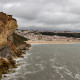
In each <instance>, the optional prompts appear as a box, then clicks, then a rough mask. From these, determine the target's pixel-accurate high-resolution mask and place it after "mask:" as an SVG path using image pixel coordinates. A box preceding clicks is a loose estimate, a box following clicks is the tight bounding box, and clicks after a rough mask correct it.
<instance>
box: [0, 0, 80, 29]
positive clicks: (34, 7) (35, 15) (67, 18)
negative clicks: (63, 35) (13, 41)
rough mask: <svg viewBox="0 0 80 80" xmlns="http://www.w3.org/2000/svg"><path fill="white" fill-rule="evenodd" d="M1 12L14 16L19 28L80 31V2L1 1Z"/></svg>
mask: <svg viewBox="0 0 80 80" xmlns="http://www.w3.org/2000/svg"><path fill="white" fill-rule="evenodd" d="M0 11H3V12H5V13H8V14H12V15H13V16H14V17H15V18H16V19H17V21H18V25H19V28H23V27H29V26H30V28H32V27H31V26H34V28H39V29H40V28H41V29H50V30H80V0H77V1H76V0H0Z"/></svg>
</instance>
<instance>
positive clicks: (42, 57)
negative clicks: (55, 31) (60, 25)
mask: <svg viewBox="0 0 80 80" xmlns="http://www.w3.org/2000/svg"><path fill="white" fill-rule="evenodd" d="M19 61H20V62H19V64H20V66H18V68H16V72H14V73H10V74H6V75H5V76H6V77H4V75H3V78H2V80H80V44H39V45H32V46H31V49H30V51H27V52H26V55H24V58H22V59H20V60H19Z"/></svg>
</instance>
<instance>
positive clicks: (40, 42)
mask: <svg viewBox="0 0 80 80" xmlns="http://www.w3.org/2000/svg"><path fill="white" fill-rule="evenodd" d="M25 42H26V43H28V44H68V43H73V44H74V43H80V41H77V42H76V41H25Z"/></svg>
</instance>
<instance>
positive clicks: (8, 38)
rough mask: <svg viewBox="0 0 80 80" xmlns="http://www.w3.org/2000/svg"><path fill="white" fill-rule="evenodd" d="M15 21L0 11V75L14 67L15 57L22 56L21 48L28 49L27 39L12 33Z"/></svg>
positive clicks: (15, 27)
mask: <svg viewBox="0 0 80 80" xmlns="http://www.w3.org/2000/svg"><path fill="white" fill-rule="evenodd" d="M17 27H18V26H17V21H16V20H15V19H14V18H12V16H11V15H6V14H5V13H3V12H0V77H1V74H2V73H7V72H8V70H9V69H10V68H12V67H16V63H15V60H14V58H15V57H22V54H24V52H22V50H23V49H28V48H29V47H30V45H29V44H26V43H25V42H24V41H26V40H27V39H26V38H24V37H22V36H19V35H17V34H16V33H14V30H16V29H17Z"/></svg>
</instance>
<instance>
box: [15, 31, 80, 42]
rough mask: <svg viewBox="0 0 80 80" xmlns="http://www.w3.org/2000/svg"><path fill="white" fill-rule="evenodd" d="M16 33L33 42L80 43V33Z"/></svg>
mask: <svg viewBox="0 0 80 80" xmlns="http://www.w3.org/2000/svg"><path fill="white" fill-rule="evenodd" d="M15 33H17V34H19V35H21V36H23V37H25V38H28V40H31V41H74V42H78V41H80V33H78V32H70V31H54V32H45V31H33V30H19V29H17V30H16V31H15Z"/></svg>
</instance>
